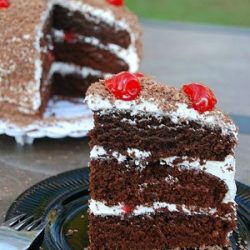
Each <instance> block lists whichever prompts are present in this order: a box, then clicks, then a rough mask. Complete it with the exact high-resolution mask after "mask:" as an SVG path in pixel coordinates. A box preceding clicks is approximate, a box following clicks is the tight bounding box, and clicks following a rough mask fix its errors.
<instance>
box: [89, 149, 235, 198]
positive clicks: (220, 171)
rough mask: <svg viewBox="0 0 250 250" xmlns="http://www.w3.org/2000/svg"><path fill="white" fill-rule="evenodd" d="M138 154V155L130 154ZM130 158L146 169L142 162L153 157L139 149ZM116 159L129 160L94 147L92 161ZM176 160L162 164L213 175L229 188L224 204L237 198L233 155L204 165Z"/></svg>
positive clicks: (129, 150) (172, 159) (165, 160)
mask: <svg viewBox="0 0 250 250" xmlns="http://www.w3.org/2000/svg"><path fill="white" fill-rule="evenodd" d="M130 152H136V153H130ZM128 156H130V157H131V158H132V159H133V160H134V161H135V164H136V165H137V166H140V169H142V168H144V167H145V166H143V164H144V163H143V164H141V162H142V161H144V162H146V164H147V158H149V157H150V156H151V153H150V152H147V151H140V150H138V149H132V150H131V149H128ZM112 157H113V158H115V159H116V160H117V161H118V162H119V163H121V162H124V161H126V160H127V155H122V154H120V153H119V152H117V151H112V152H111V153H108V152H107V151H106V150H105V149H104V148H103V147H102V146H94V147H93V149H92V150H91V153H90V158H91V159H110V158H112ZM176 158H180V157H176V156H174V157H167V158H161V159H160V164H161V165H167V166H171V167H174V166H177V167H179V168H185V169H196V170H197V171H203V172H205V173H207V174H210V175H213V176H215V177H217V178H218V179H220V180H221V181H223V182H224V183H225V185H226V186H227V188H228V192H227V193H226V195H225V197H224V199H223V203H229V202H233V203H234V199H235V196H236V184H235V179H234V178H235V158H234V156H232V155H228V156H227V157H226V158H225V159H224V161H206V162H204V164H202V165H201V164H200V160H199V159H192V161H190V159H188V158H187V157H182V162H180V163H177V164H174V161H175V159H176Z"/></svg>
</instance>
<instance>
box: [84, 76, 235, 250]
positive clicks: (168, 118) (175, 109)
mask: <svg viewBox="0 0 250 250" xmlns="http://www.w3.org/2000/svg"><path fill="white" fill-rule="evenodd" d="M86 102H87V104H88V106H89V107H90V108H91V109H92V110H93V111H94V119H95V127H94V129H93V130H92V131H91V132H90V139H91V140H90V147H91V154H90V157H91V162H90V193H91V200H90V204H89V205H90V210H89V211H90V213H89V219H90V228H89V236H90V249H91V250H94V249H124V250H125V249H126V250H127V249H137V250H138V249H150V250H152V249H157V250H158V249H159V250H160V249H161V250H163V249H176V248H202V249H206V247H217V248H216V249H220V248H223V247H228V246H229V245H230V241H229V236H230V234H231V233H232V231H233V230H234V229H235V227H236V204H235V202H234V198H235V194H236V186H235V181H234V175H235V158H234V148H235V145H236V143H237V129H236V127H235V125H234V123H233V122H232V121H231V120H230V118H229V117H227V116H226V115H225V114H224V113H223V112H221V111H220V110H218V109H216V108H215V105H216V102H217V101H216V98H215V96H214V94H213V92H212V91H211V90H210V89H209V88H208V87H206V86H204V85H201V84H198V83H193V84H186V85H184V86H183V87H182V88H181V89H176V88H174V87H170V86H167V85H163V84H160V83H158V82H156V81H155V80H153V79H151V78H148V77H143V75H142V74H141V73H138V74H134V75H133V74H130V73H128V72H122V73H120V74H118V75H115V76H113V77H111V78H109V79H107V80H106V81H100V82H97V83H94V84H92V85H91V86H90V88H89V90H88V91H87V96H86ZM209 249H210V248H209Z"/></svg>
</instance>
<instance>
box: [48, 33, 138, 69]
mask: <svg viewBox="0 0 250 250" xmlns="http://www.w3.org/2000/svg"><path fill="white" fill-rule="evenodd" d="M53 36H54V37H55V40H56V41H58V42H62V41H64V31H62V30H53ZM76 40H77V41H83V42H85V43H88V44H91V45H93V46H96V47H98V48H99V49H103V50H107V51H110V52H112V53H114V54H116V55H117V57H119V58H120V59H122V60H123V61H125V62H126V63H127V64H128V66H129V71H131V72H136V71H137V70H138V68H139V61H140V60H139V56H138V54H137V51H136V48H135V46H134V45H133V44H131V45H130V46H129V47H128V48H127V49H124V48H122V47H120V46H118V45H116V44H112V43H109V44H107V45H104V44H102V42H101V41H100V40H99V39H97V38H95V37H86V36H83V35H77V37H76Z"/></svg>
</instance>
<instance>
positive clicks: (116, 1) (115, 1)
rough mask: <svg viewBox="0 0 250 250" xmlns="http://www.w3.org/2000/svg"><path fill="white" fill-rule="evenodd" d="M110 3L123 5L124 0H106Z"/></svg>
mask: <svg viewBox="0 0 250 250" xmlns="http://www.w3.org/2000/svg"><path fill="white" fill-rule="evenodd" d="M106 1H107V2H108V3H110V4H113V5H115V6H122V5H124V1H123V0H106Z"/></svg>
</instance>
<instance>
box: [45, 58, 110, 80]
mask: <svg viewBox="0 0 250 250" xmlns="http://www.w3.org/2000/svg"><path fill="white" fill-rule="evenodd" d="M55 73H60V74H61V75H63V76H65V75H69V74H78V75H81V76H82V77H83V78H86V77H87V76H89V75H92V76H97V77H100V78H107V77H109V76H111V74H107V73H103V72H101V71H99V70H94V69H92V68H89V67H79V66H76V65H74V64H70V63H64V62H54V63H53V64H52V65H51V68H50V72H49V78H51V77H52V75H53V74H55Z"/></svg>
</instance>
